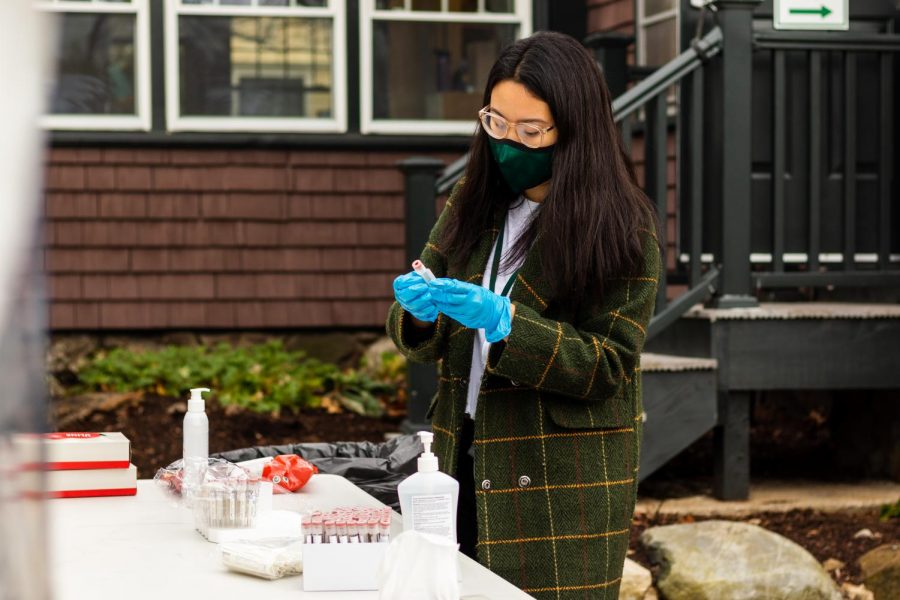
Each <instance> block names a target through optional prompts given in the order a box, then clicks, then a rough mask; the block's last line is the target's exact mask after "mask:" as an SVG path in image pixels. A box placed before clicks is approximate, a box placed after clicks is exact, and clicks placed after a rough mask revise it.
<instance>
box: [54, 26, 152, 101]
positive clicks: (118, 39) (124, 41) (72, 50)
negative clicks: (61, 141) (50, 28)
mask: <svg viewBox="0 0 900 600" xmlns="http://www.w3.org/2000/svg"><path fill="white" fill-rule="evenodd" d="M58 18H59V19H60V21H59V26H60V28H59V33H60V37H61V40H60V45H59V53H58V54H57V62H56V78H55V82H54V84H55V86H54V87H55V89H54V91H53V96H52V99H51V102H50V112H52V113H53V114H101V115H133V114H135V103H134V94H135V80H134V15H107V14H86V13H69V14H60V15H59V17H58Z"/></svg>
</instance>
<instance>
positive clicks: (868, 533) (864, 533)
mask: <svg viewBox="0 0 900 600" xmlns="http://www.w3.org/2000/svg"><path fill="white" fill-rule="evenodd" d="M853 537H854V538H857V539H859V538H866V539H871V538H874V537H875V534H874V533H872V530H871V529H869V528H866V529H860V530H859V531H857V532H856V533H854V534H853Z"/></svg>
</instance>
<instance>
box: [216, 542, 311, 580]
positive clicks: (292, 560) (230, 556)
mask: <svg viewBox="0 0 900 600" xmlns="http://www.w3.org/2000/svg"><path fill="white" fill-rule="evenodd" d="M220 549H221V551H222V563H223V564H224V565H225V566H226V567H228V568H229V569H231V570H232V571H237V572H239V573H246V574H247V575H254V576H256V577H262V578H263V579H279V578H281V577H286V576H288V575H299V574H300V573H302V572H303V542H302V541H301V540H298V539H297V538H269V539H263V540H254V541H238V542H228V543H224V544H222V545H221V546H220Z"/></svg>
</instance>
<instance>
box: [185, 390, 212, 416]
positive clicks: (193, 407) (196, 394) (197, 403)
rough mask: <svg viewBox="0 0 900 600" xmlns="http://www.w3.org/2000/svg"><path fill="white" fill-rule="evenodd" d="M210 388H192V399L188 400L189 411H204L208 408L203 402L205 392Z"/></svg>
mask: <svg viewBox="0 0 900 600" xmlns="http://www.w3.org/2000/svg"><path fill="white" fill-rule="evenodd" d="M208 391H209V388H191V399H190V400H188V412H203V411H204V410H205V408H206V406H205V403H204V402H203V392H208Z"/></svg>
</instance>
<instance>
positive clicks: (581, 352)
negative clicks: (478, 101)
mask: <svg viewBox="0 0 900 600" xmlns="http://www.w3.org/2000/svg"><path fill="white" fill-rule="evenodd" d="M484 105H485V108H483V109H482V110H481V111H480V112H479V118H480V120H481V127H480V128H479V130H478V132H477V134H476V135H475V139H474V141H473V143H472V148H471V152H470V157H469V162H468V165H467V167H466V175H465V177H464V179H463V181H462V182H460V183H459V184H457V186H456V187H455V189H454V190H453V193H452V194H451V196H450V198H449V200H448V201H447V204H446V207H445V209H444V211H443V212H442V214H441V216H440V218H439V219H438V222H437V224H436V225H435V227H434V229H433V230H432V232H431V236H430V238H429V242H428V244H427V245H426V247H425V248H424V249H423V251H422V255H421V260H422V261H423V262H424V263H425V265H426V266H427V267H429V268H430V269H431V270H432V271H433V272H434V274H435V275H436V276H437V277H438V279H436V280H435V281H433V282H431V283H425V281H424V280H423V279H422V278H421V277H420V276H419V275H418V274H416V273H415V272H410V273H408V274H406V275H403V276H401V277H398V278H397V279H396V280H395V282H394V292H395V296H396V298H397V302H395V303H394V305H393V306H392V307H391V309H390V313H389V316H388V320H387V329H388V332H389V334H390V335H391V336H392V338H393V340H394V342H395V343H396V345H397V347H398V348H399V349H400V350H401V351H402V352H403V353H404V354H405V355H406V356H407V357H408V358H409V359H410V360H413V361H419V362H438V361H439V362H440V365H441V366H440V384H439V391H438V394H437V395H436V397H435V398H434V400H432V404H431V407H430V408H429V415H430V416H431V419H432V423H433V425H432V428H433V430H434V434H435V438H434V448H435V453H436V454H437V455H438V457H439V459H440V467H441V469H442V470H444V471H445V472H447V473H449V474H451V475H453V476H455V477H456V478H457V479H459V481H460V500H459V512H458V518H457V528H458V538H459V541H460V545H461V549H462V550H463V551H464V552H467V553H469V554H470V555H473V556H477V560H478V561H480V562H481V563H482V564H483V565H485V566H486V567H488V568H489V569H491V570H492V571H494V572H495V573H497V574H499V575H501V576H503V577H504V578H506V579H507V580H509V581H510V582H512V583H513V584H515V585H517V586H519V587H520V588H522V589H523V590H525V591H526V592H528V593H529V594H532V595H533V596H535V597H537V598H557V599H558V598H617V597H618V588H619V581H620V577H621V574H622V566H623V563H624V559H625V552H626V549H627V547H628V539H629V527H630V524H631V515H632V511H633V509H634V502H635V492H636V488H637V479H636V475H637V470H638V456H639V446H640V439H641V437H640V432H641V429H640V427H641V417H640V415H641V413H642V409H641V397H640V351H641V347H642V346H643V342H644V337H645V334H646V328H647V322H648V321H649V319H650V315H651V312H652V310H653V305H654V300H655V296H656V286H657V278H658V277H659V246H658V242H657V239H656V236H655V230H656V227H655V221H654V217H653V210H652V207H651V204H650V203H649V201H648V200H647V198H646V196H645V195H644V193H643V192H642V191H641V190H640V188H639V187H638V185H637V183H636V180H635V177H634V170H633V167H632V165H631V162H630V159H629V158H628V156H627V155H626V154H625V151H624V147H623V145H622V143H621V139H620V137H619V135H618V131H617V129H616V127H615V125H614V123H613V118H612V112H611V105H610V97H609V91H608V89H607V87H606V84H605V82H604V80H603V76H602V74H601V72H600V70H599V68H598V67H597V65H596V63H595V62H594V61H593V59H592V58H591V57H590V55H589V54H588V53H587V51H585V50H584V48H582V47H581V46H580V45H579V44H578V43H577V42H576V41H575V40H574V39H572V38H570V37H568V36H565V35H561V34H556V33H539V34H535V35H533V36H531V37H529V38H527V39H523V40H520V41H518V42H517V43H515V44H513V45H512V46H510V47H508V48H507V49H505V50H504V51H503V52H502V54H501V56H500V58H499V59H498V60H497V63H496V64H495V65H494V67H493V69H492V70H491V73H490V75H489V78H488V83H487V87H486V88H485V93H484ZM497 248H500V251H499V252H498V251H497Z"/></svg>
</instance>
